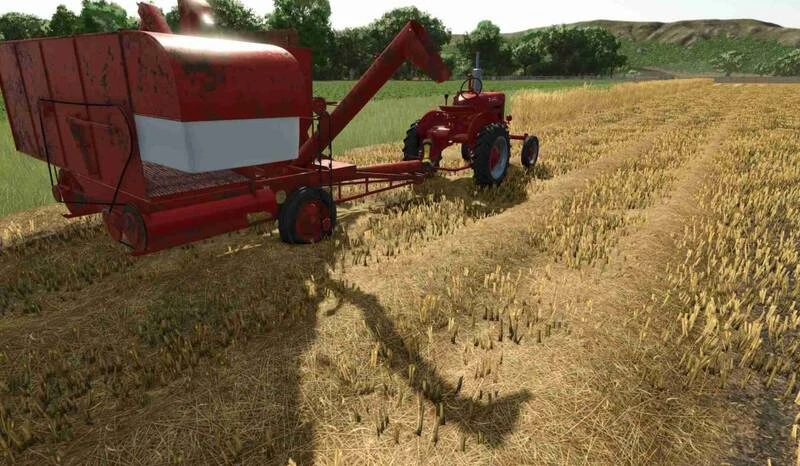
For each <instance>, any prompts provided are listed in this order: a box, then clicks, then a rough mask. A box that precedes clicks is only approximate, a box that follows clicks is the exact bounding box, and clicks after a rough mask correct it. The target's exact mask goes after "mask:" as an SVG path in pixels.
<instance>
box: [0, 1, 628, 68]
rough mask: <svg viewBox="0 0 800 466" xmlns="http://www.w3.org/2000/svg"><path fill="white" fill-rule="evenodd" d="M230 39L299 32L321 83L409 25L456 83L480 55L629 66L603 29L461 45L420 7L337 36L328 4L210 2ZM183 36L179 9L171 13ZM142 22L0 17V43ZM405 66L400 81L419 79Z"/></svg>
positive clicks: (498, 64)
mask: <svg viewBox="0 0 800 466" xmlns="http://www.w3.org/2000/svg"><path fill="white" fill-rule="evenodd" d="M208 2H209V4H210V5H211V7H212V9H213V10H214V16H215V20H216V26H217V29H218V30H219V31H220V32H223V33H233V34H235V33H243V32H246V33H252V32H257V31H262V30H267V29H289V28H291V29H295V30H297V31H298V34H299V38H300V42H301V44H302V45H303V46H304V47H309V48H310V49H311V50H312V54H313V59H314V76H315V78H316V79H353V78H356V77H358V76H360V75H361V74H362V73H363V72H364V71H366V69H367V68H368V67H369V66H370V65H371V64H372V62H373V61H374V60H375V58H376V57H377V56H378V54H380V52H381V51H382V50H383V48H384V47H386V45H388V44H389V42H390V41H391V40H392V38H393V37H394V35H395V34H396V33H397V32H398V31H399V30H400V28H401V27H402V26H403V25H404V24H405V23H406V22H407V21H408V20H410V19H415V20H417V21H419V22H420V23H421V24H422V25H423V26H424V27H425V29H426V30H427V31H428V33H429V34H430V36H431V39H432V40H433V42H434V43H435V44H436V46H437V47H438V49H439V51H440V52H441V53H442V58H443V59H444V60H445V63H446V64H447V65H448V66H449V67H450V69H451V70H452V71H453V75H454V76H455V77H458V76H463V75H464V74H465V73H467V72H468V71H469V70H470V69H471V68H472V65H473V60H474V57H475V53H476V52H480V57H481V58H480V60H481V68H483V69H484V74H485V75H494V76H499V75H511V74H525V75H562V76H567V75H610V74H612V73H613V72H614V71H615V70H617V69H618V68H620V67H622V66H624V65H625V62H626V59H625V57H624V56H623V55H622V54H621V53H620V45H621V44H620V42H619V40H618V39H617V38H616V37H615V36H614V35H612V34H611V33H609V32H608V31H606V30H605V29H601V28H596V27H592V28H577V27H566V26H558V27H551V28H546V29H541V30H535V31H531V32H528V33H526V34H521V35H518V36H516V37H511V38H507V37H506V36H504V35H502V34H501V33H500V28H499V27H498V26H497V25H495V24H493V23H492V22H491V21H481V22H480V23H478V25H477V27H476V28H475V29H474V30H473V31H470V32H468V33H466V34H464V35H462V36H458V37H454V36H453V34H452V31H451V30H450V29H448V28H447V27H446V26H445V25H444V23H443V22H442V21H441V20H440V19H438V18H435V17H433V16H431V15H430V14H428V13H426V12H424V11H421V10H419V9H418V8H416V7H405V8H397V9H394V10H391V11H389V12H387V13H385V14H384V15H383V16H381V17H380V18H377V19H376V20H375V21H373V22H372V23H370V24H368V25H366V26H362V27H354V28H346V29H343V30H334V29H333V28H332V26H331V22H330V16H331V7H330V3H329V1H328V0H304V1H297V0H274V5H275V8H274V11H273V12H272V13H270V14H268V15H266V16H260V15H258V14H256V13H255V12H254V11H253V10H252V9H250V8H247V7H246V6H244V5H243V4H242V3H241V2H240V1H239V0H208ZM165 17H166V19H167V22H168V23H169V24H170V26H171V27H172V28H173V30H174V31H176V32H178V31H179V28H178V24H179V21H180V17H179V13H178V8H177V5H176V6H174V7H173V8H172V9H171V10H170V11H168V12H166V13H165ZM137 24H138V19H137V18H133V17H130V16H129V15H128V13H127V12H126V11H125V9H124V8H122V7H121V6H119V5H118V4H116V3H114V2H111V1H107V0H83V1H82V5H81V10H80V11H79V12H77V13H75V12H73V11H71V10H69V9H68V8H67V7H66V6H64V5H59V6H58V7H57V8H56V11H55V12H54V13H53V15H52V16H51V17H50V18H49V19H44V18H39V17H36V16H34V15H29V14H24V13H13V12H12V13H7V14H5V15H3V16H0V40H2V39H6V40H16V39H27V38H33V37H44V36H67V35H73V34H83V33H95V32H111V31H116V30H119V29H132V28H136V27H137ZM419 76H420V73H419V71H417V70H415V69H414V68H412V67H411V66H410V65H405V66H403V67H402V68H401V69H400V70H399V71H398V72H397V75H396V76H395V77H396V78H400V79H410V78H415V77H419Z"/></svg>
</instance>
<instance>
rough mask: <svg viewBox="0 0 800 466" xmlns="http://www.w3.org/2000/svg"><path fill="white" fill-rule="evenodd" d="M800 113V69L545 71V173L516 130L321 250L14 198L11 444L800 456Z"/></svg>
mask: <svg viewBox="0 0 800 466" xmlns="http://www.w3.org/2000/svg"><path fill="white" fill-rule="evenodd" d="M797 108H800V88H799V87H798V86H796V85H720V84H713V83H712V82H710V81H706V80H674V81H668V82H648V83H638V84H623V85H618V86H615V87H612V88H610V89H589V88H585V89H576V90H569V91H559V92H554V93H547V94H546V93H538V92H528V93H524V92H520V93H518V94H516V96H515V98H514V108H513V109H512V111H511V113H512V114H513V115H514V122H513V124H514V126H516V128H517V129H518V130H520V129H525V130H527V131H528V132H531V133H536V134H537V135H538V136H539V137H540V139H541V141H542V149H541V155H540V159H539V165H538V166H537V167H536V168H535V169H534V170H533V171H531V172H526V171H524V170H523V169H522V168H521V167H520V164H519V147H517V146H515V147H514V152H513V153H514V161H513V162H514V164H513V165H512V167H511V168H510V170H509V177H508V178H507V179H506V182H505V183H504V184H503V185H502V186H501V187H500V188H498V189H496V190H489V191H480V190H477V189H476V188H475V187H474V186H473V183H472V180H471V178H470V176H469V175H464V176H459V177H452V176H447V177H445V176H437V177H436V178H434V179H431V180H429V182H427V183H426V184H423V185H420V186H417V187H414V188H413V189H411V188H409V189H406V190H400V191H395V192H389V193H386V194H383V195H379V196H375V197H373V198H368V199H367V200H364V201H359V202H357V203H353V204H349V205H344V206H341V208H340V228H339V231H337V234H336V235H335V237H334V238H333V239H332V240H330V241H325V242H323V243H320V244H316V245H310V246H289V245H286V244H283V243H281V242H280V241H279V239H278V237H277V234H276V232H275V231H273V230H271V227H270V228H266V229H265V228H260V229H253V230H249V231H245V232H241V233H237V234H232V235H225V236H221V237H218V238H214V239H211V240H208V241H204V242H200V243H197V244H194V245H190V246H186V247H183V248H177V249H174V250H170V251H165V252H162V253H157V254H154V255H152V256H146V257H143V258H139V259H133V258H130V257H128V256H127V255H126V254H125V253H126V251H125V249H124V247H123V246H121V245H118V244H115V243H113V242H112V241H111V240H110V239H109V238H108V237H107V236H106V233H105V231H104V230H103V228H102V227H101V225H100V223H101V222H99V221H98V220H97V219H89V220H88V221H78V222H71V223H69V224H68V222H66V221H64V220H63V219H59V217H58V212H60V207H47V208H44V209H43V210H39V211H35V212H25V213H20V214H14V215H12V216H9V217H8V218H5V219H0V237H2V239H3V244H5V245H10V244H13V245H16V246H15V247H12V248H6V249H4V250H3V252H0V309H2V310H4V312H0V459H1V460H2V461H8V462H12V463H19V464H143V465H144V464H227V463H237V464H259V465H260V464H275V465H286V464H290V462H294V463H295V464H297V465H305V464H312V463H313V464H330V465H352V464H381V465H383V464H398V465H401V464H402V465H407V464H431V465H454V464H456V465H460V464H463V465H467V464H469V465H473V464H498V465H519V464H531V465H534V464H536V465H538V464H570V465H572V464H609V465H618V464H631V465H640V464H663V465H675V464H767V462H768V461H771V462H772V464H775V465H785V464H793V463H795V462H797V464H798V465H800V457H798V454H799V453H800V447H798V439H797V434H798V422H800V406H798V405H800V383H798V382H799V381H798V380H797V377H798V368H799V367H800V338H798V330H800V311H799V310H798V300H799V296H800V281H798V276H800V233H798V232H800V132H798V128H799V127H800V114H798V113H797V111H796V109H797ZM399 154H400V147H399V145H384V146H374V147H370V148H364V149H358V150H354V151H351V152H348V153H346V154H340V155H339V156H338V158H342V159H349V160H353V161H356V162H358V163H364V164H366V163H371V162H377V161H390V160H398V159H399V158H400V155H399ZM449 157H451V158H453V160H454V161H455V160H456V159H457V157H458V155H457V154H456V153H455V152H453V153H452V154H450V155H449ZM44 232H48V234H43V233H44ZM51 232H55V234H51Z"/></svg>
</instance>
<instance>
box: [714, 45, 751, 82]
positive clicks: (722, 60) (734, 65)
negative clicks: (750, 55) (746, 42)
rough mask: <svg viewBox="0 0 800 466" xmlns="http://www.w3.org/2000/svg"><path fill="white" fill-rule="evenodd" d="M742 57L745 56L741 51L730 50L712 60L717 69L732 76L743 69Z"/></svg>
mask: <svg viewBox="0 0 800 466" xmlns="http://www.w3.org/2000/svg"><path fill="white" fill-rule="evenodd" d="M742 58H744V56H743V55H742V54H741V52H738V51H736V50H729V51H727V52H724V53H722V54H720V55H719V56H718V57H717V58H715V59H713V60H711V64H712V65H713V66H714V69H716V70H717V71H719V72H721V73H725V76H730V75H731V74H732V73H735V72H736V71H739V70H741V69H742Z"/></svg>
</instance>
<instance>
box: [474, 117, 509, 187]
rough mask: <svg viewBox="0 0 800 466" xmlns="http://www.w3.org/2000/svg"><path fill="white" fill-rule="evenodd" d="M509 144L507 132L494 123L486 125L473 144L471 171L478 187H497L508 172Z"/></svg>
mask: <svg viewBox="0 0 800 466" xmlns="http://www.w3.org/2000/svg"><path fill="white" fill-rule="evenodd" d="M510 148H511V144H510V140H509V137H508V130H506V129H505V128H504V127H503V126H501V125H498V124H496V123H493V124H490V125H486V126H484V127H483V129H481V131H480V133H479V134H478V139H477V142H476V143H475V150H474V159H473V163H472V170H473V174H474V178H475V182H476V183H477V184H478V185H479V186H497V185H499V184H500V183H502V182H503V179H504V178H505V177H506V173H507V172H508V161H509V156H510V152H511V150H510Z"/></svg>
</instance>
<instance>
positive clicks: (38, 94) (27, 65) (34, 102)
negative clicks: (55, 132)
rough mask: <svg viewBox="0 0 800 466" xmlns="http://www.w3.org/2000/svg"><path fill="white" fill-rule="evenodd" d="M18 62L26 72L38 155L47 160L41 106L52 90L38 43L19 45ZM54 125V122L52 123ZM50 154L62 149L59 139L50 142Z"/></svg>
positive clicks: (29, 104)
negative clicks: (41, 102)
mask: <svg viewBox="0 0 800 466" xmlns="http://www.w3.org/2000/svg"><path fill="white" fill-rule="evenodd" d="M17 60H19V67H20V69H21V70H24V72H23V73H22V78H23V80H24V81H25V91H26V94H27V97H28V108H30V112H31V120H32V124H33V132H34V134H36V148H37V151H36V155H37V157H38V158H40V159H44V158H45V151H44V140H43V139H42V135H41V125H40V117H39V106H40V101H41V99H49V98H50V89H49V86H48V83H47V74H46V70H45V67H44V63H43V62H42V51H41V49H40V48H39V42H38V41H25V42H20V43H18V44H17ZM51 124H52V122H51ZM47 142H48V145H49V147H48V148H49V149H50V153H51V154H52V153H53V151H58V150H59V149H60V147H59V145H58V139H57V138H55V140H48V141H47Z"/></svg>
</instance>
